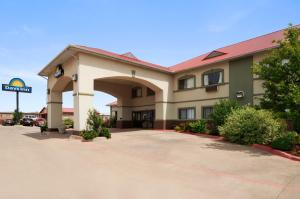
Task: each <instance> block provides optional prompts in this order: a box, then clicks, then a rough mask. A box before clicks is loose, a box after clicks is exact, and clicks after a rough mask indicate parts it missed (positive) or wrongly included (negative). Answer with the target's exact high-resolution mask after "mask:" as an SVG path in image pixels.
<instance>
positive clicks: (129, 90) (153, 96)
mask: <svg viewBox="0 0 300 199" xmlns="http://www.w3.org/2000/svg"><path fill="white" fill-rule="evenodd" d="M94 90H95V91H101V92H105V93H108V94H110V95H112V96H115V97H116V98H117V104H116V105H114V107H112V109H111V111H112V112H114V115H115V116H116V120H117V127H118V128H131V127H135V128H154V125H155V113H156V105H155V102H156V101H157V98H158V97H159V96H160V95H161V94H162V90H161V89H160V88H158V87H157V86H155V85H153V84H151V83H150V82H147V81H145V80H142V79H138V78H128V77H120V76H116V77H108V78H98V79H95V80H94Z"/></svg>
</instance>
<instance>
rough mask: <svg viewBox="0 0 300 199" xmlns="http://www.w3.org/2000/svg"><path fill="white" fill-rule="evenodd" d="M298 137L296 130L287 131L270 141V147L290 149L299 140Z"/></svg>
mask: <svg viewBox="0 0 300 199" xmlns="http://www.w3.org/2000/svg"><path fill="white" fill-rule="evenodd" d="M298 139H299V138H298V134H297V133H296V132H287V133H286V134H283V135H282V136H280V137H279V138H277V139H275V140H274V141H273V142H272V148H274V149H279V150H283V151H291V150H292V149H293V148H294V146H295V145H296V144H297V142H298V141H299V140H298Z"/></svg>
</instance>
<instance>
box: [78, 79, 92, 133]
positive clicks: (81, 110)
mask: <svg viewBox="0 0 300 199" xmlns="http://www.w3.org/2000/svg"><path fill="white" fill-rule="evenodd" d="M73 88H74V91H73V97H74V129H75V131H81V130H84V129H86V120H87V118H88V112H89V110H92V109H93V108H94V104H93V98H94V80H93V79H90V78H88V77H80V78H79V81H77V82H76V83H74V84H73Z"/></svg>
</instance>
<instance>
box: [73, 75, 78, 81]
mask: <svg viewBox="0 0 300 199" xmlns="http://www.w3.org/2000/svg"><path fill="white" fill-rule="evenodd" d="M77 79H78V75H77V74H74V75H72V80H73V81H74V82H76V81H77Z"/></svg>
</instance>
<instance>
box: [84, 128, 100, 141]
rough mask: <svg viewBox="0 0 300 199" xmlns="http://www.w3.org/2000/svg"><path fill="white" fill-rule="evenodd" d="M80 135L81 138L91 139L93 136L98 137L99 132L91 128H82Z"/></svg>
mask: <svg viewBox="0 0 300 199" xmlns="http://www.w3.org/2000/svg"><path fill="white" fill-rule="evenodd" d="M80 135H81V136H82V137H83V139H85V140H92V139H94V138H95V137H98V135H99V133H98V132H97V131H94V130H91V131H89V130H84V131H82V132H81V134H80Z"/></svg>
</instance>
